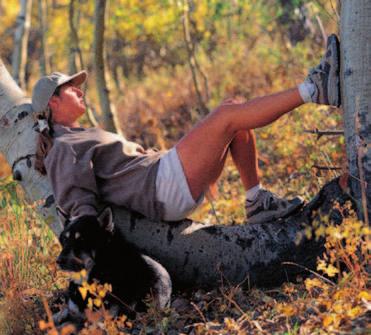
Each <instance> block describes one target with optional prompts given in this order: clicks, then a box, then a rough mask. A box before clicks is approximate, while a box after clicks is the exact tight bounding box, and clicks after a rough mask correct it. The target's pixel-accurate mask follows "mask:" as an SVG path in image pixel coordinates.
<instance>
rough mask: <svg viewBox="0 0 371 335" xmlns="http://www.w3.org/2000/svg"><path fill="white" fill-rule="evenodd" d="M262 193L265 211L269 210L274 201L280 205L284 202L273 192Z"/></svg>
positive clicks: (265, 191)
mask: <svg viewBox="0 0 371 335" xmlns="http://www.w3.org/2000/svg"><path fill="white" fill-rule="evenodd" d="M262 193H263V194H262V195H261V197H262V203H263V208H264V209H269V208H270V205H271V204H272V202H274V201H277V203H278V204H280V203H281V201H282V200H281V199H280V197H279V196H278V195H277V194H275V193H273V192H271V191H267V190H264V191H262Z"/></svg>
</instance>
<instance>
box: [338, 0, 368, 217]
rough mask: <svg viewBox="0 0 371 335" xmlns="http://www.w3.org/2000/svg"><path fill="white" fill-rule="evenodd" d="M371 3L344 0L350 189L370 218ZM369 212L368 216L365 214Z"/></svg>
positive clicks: (343, 53)
mask: <svg viewBox="0 0 371 335" xmlns="http://www.w3.org/2000/svg"><path fill="white" fill-rule="evenodd" d="M370 36H371V2H370V1H369V0H357V1H352V0H343V1H342V3H341V45H342V48H341V64H342V76H341V77H342V79H343V80H342V97H343V109H344V125H345V139H346V149H347V157H348V163H349V174H350V177H351V178H350V188H351V192H352V195H353V197H354V198H355V199H356V201H357V207H358V213H359V215H360V216H361V217H363V218H364V219H365V220H367V222H370V220H371V118H370V113H371V39H370ZM365 213H367V215H365Z"/></svg>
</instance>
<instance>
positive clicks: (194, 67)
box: [182, 0, 209, 116]
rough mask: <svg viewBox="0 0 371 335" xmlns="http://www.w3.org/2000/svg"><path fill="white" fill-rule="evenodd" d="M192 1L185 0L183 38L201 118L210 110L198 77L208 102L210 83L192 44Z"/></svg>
mask: <svg viewBox="0 0 371 335" xmlns="http://www.w3.org/2000/svg"><path fill="white" fill-rule="evenodd" d="M190 7H191V4H190V0H183V17H182V24H183V36H184V43H185V45H186V48H187V53H188V63H189V67H190V69H191V74H192V80H193V85H194V88H195V92H196V97H197V102H198V107H199V114H200V115H201V116H205V115H207V114H208V113H209V108H208V107H207V105H206V103H205V101H204V98H203V96H202V92H201V90H200V84H199V80H198V76H199V75H200V76H201V77H202V79H203V82H204V90H205V95H206V100H208V98H209V92H208V82H207V77H206V75H205V74H204V73H203V72H202V70H201V68H200V66H199V65H198V62H197V59H196V55H195V53H196V51H195V46H194V43H193V42H192V38H191V32H190V27H189V25H190V10H191V9H190Z"/></svg>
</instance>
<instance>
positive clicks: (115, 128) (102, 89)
mask: <svg viewBox="0 0 371 335" xmlns="http://www.w3.org/2000/svg"><path fill="white" fill-rule="evenodd" d="M105 11H106V0H96V1H95V14H94V20H95V32H94V68H95V75H96V85H97V90H98V96H99V102H100V108H101V111H102V115H103V124H104V128H105V129H106V130H108V131H112V132H116V133H121V130H120V127H119V122H118V118H117V115H116V110H115V107H114V106H113V104H111V102H110V98H109V90H108V88H107V82H106V73H105V64H104V30H105Z"/></svg>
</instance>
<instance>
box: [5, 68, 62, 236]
mask: <svg viewBox="0 0 371 335" xmlns="http://www.w3.org/2000/svg"><path fill="white" fill-rule="evenodd" d="M34 126H35V120H34V117H33V115H32V110H31V104H30V99H29V98H27V97H26V96H25V95H24V93H23V91H22V90H21V89H20V88H19V87H18V85H17V84H16V83H15V82H14V80H13V78H12V77H11V76H10V74H9V72H8V71H7V69H6V68H5V65H4V64H3V62H1V61H0V151H1V152H2V153H3V154H4V155H5V157H6V159H7V161H8V163H9V165H10V166H11V167H12V171H13V178H14V179H16V180H19V182H20V184H21V185H22V187H23V189H24V190H25V194H26V197H27V200H28V201H30V202H34V201H38V202H40V206H39V212H40V214H41V215H42V216H43V217H44V219H45V220H46V221H47V223H48V224H49V225H50V227H51V229H52V230H53V231H54V232H55V233H56V234H59V233H60V231H61V226H60V225H59V223H58V221H57V220H56V216H55V208H54V206H51V205H52V204H53V202H54V201H51V200H52V197H51V195H52V190H51V187H50V184H49V182H48V180H47V178H46V177H42V176H41V175H40V174H39V173H38V172H36V171H35V170H34V168H33V165H34V154H35V151H36V150H35V148H36V138H37V134H38V133H37V132H36V131H35V130H34Z"/></svg>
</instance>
